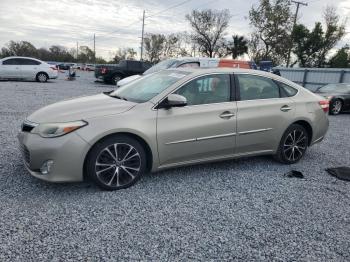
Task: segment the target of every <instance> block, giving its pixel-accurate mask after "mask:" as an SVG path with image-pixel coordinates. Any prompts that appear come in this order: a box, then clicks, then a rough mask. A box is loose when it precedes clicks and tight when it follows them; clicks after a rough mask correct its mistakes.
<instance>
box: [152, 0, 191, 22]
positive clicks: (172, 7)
mask: <svg viewBox="0 0 350 262" xmlns="http://www.w3.org/2000/svg"><path fill="white" fill-rule="evenodd" d="M190 1H192V0H186V1H183V2H181V3H178V4H176V5H173V6H170V7H168V8H166V9H164V10H162V11H159V12H157V13H154V14H152V15H149V16H147V17H146V18H150V17H154V16H158V15H159V14H162V13H164V12H166V11H169V10H171V9H174V8H176V7H179V6H182V5H184V4H186V3H188V2H190Z"/></svg>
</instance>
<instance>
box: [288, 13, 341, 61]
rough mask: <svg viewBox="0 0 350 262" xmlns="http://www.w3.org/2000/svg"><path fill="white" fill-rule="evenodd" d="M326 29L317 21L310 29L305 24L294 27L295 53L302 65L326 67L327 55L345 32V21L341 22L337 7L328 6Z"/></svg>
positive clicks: (325, 14) (325, 16)
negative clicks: (336, 10)
mask: <svg viewBox="0 0 350 262" xmlns="http://www.w3.org/2000/svg"><path fill="white" fill-rule="evenodd" d="M324 19H325V26H326V30H325V31H324V30H323V26H322V24H321V23H320V22H317V23H315V26H314V28H313V29H312V30H311V31H310V30H309V29H308V28H307V27H306V26H305V25H302V24H297V25H296V26H295V27H294V30H293V34H292V40H293V49H292V51H293V53H294V54H295V55H296V57H297V60H296V61H295V62H294V64H295V63H297V62H298V63H299V65H300V66H302V67H324V66H325V65H326V56H327V54H328V53H329V51H330V50H331V49H332V48H334V46H335V45H336V44H337V42H338V41H339V40H340V39H341V38H342V37H343V36H344V34H345V26H344V23H339V16H338V15H337V14H336V13H335V9H334V8H332V7H327V9H326V11H325V13H324Z"/></svg>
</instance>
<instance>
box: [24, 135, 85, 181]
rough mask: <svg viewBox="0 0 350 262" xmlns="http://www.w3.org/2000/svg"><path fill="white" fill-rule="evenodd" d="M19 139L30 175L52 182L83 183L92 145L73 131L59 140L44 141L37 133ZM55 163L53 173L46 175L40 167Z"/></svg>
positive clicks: (45, 139)
mask: <svg viewBox="0 0 350 262" xmlns="http://www.w3.org/2000/svg"><path fill="white" fill-rule="evenodd" d="M18 140H19V143H20V147H21V150H22V154H23V158H24V163H25V166H26V168H27V170H28V171H29V173H30V174H31V175H32V176H34V177H37V178H39V179H42V180H46V181H50V182H76V181H82V180H83V166H84V159H85V156H86V154H87V152H88V150H89V144H88V143H87V142H85V141H84V140H83V139H82V138H81V137H80V136H79V135H77V134H76V133H74V132H72V133H70V134H67V135H65V136H61V137H56V138H42V137H41V136H39V135H37V134H32V133H29V132H20V133H19V134H18ZM47 160H53V161H54V164H53V167H52V169H51V172H50V173H49V174H47V175H42V174H41V172H40V167H41V166H42V165H43V164H44V163H45V162H46V161H47Z"/></svg>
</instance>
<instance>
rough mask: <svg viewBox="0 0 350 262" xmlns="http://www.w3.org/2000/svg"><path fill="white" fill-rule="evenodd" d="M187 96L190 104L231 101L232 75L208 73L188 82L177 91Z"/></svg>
mask: <svg viewBox="0 0 350 262" xmlns="http://www.w3.org/2000/svg"><path fill="white" fill-rule="evenodd" d="M175 93H176V94H178V95H182V96H184V97H186V99H187V104H188V105H200V104H211V103H220V102H228V101H230V76H229V75H228V74H227V75H208V76H203V77H199V78H197V79H195V80H192V81H191V82H189V83H187V84H186V85H184V86H183V87H181V88H180V89H179V90H177V91H176V92H175Z"/></svg>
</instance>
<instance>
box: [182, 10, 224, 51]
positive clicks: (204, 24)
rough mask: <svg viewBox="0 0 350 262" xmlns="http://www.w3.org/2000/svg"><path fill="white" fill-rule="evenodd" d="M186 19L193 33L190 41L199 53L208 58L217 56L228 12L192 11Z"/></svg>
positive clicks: (222, 39)
mask: <svg viewBox="0 0 350 262" xmlns="http://www.w3.org/2000/svg"><path fill="white" fill-rule="evenodd" d="M186 19H187V20H188V22H189V23H190V25H191V27H192V29H193V31H194V32H193V35H192V40H193V42H194V43H195V44H196V45H198V48H199V52H201V53H202V54H203V55H205V56H208V57H214V56H215V55H217V51H218V50H219V48H220V46H222V43H223V41H224V35H225V30H226V29H227V27H228V22H229V20H230V12H229V10H227V9H225V10H222V11H216V10H211V9H207V10H203V11H198V10H193V11H192V13H191V14H188V15H186Z"/></svg>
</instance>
